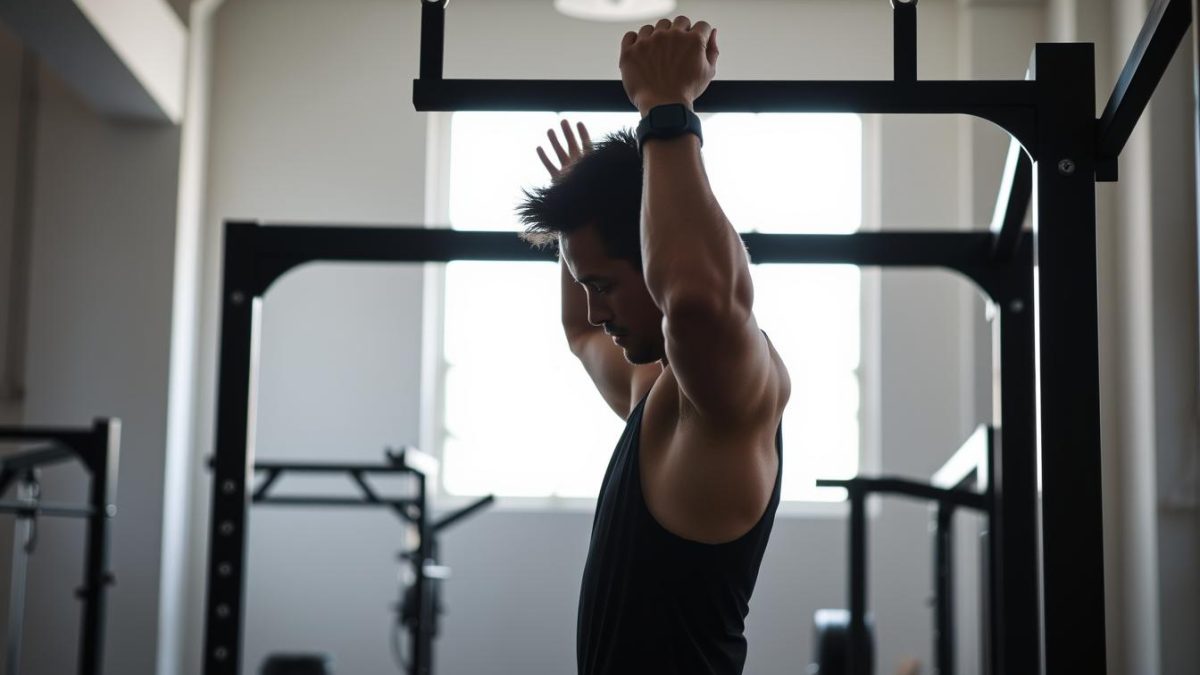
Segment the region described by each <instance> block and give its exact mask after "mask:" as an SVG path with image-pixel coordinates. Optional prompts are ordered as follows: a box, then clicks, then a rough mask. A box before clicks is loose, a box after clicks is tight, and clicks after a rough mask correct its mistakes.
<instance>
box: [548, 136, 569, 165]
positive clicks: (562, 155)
mask: <svg viewBox="0 0 1200 675" xmlns="http://www.w3.org/2000/svg"><path fill="white" fill-rule="evenodd" d="M546 136H548V137H549V138H550V145H551V146H552V147H553V148H554V154H556V155H558V163H559V165H561V166H565V165H566V163H567V160H568V159H569V156H568V155H567V153H566V151H565V150H563V146H562V144H561V143H559V142H558V136H556V135H555V134H554V130H553V129H550V130H548V131H547V132H546Z"/></svg>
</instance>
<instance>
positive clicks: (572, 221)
mask: <svg viewBox="0 0 1200 675" xmlns="http://www.w3.org/2000/svg"><path fill="white" fill-rule="evenodd" d="M716 62H717V43H716V34H715V31H714V29H713V28H712V27H711V26H710V25H709V24H707V23H705V22H697V23H696V24H695V25H692V23H691V21H690V20H689V19H688V18H687V17H683V16H681V17H678V18H676V19H675V20H674V21H670V20H667V19H663V20H662V21H659V22H658V24H657V25H654V26H650V25H647V26H643V27H642V29H641V30H640V31H639V32H637V33H632V32H631V33H627V34H626V35H625V36H624V38H623V40H622V42H621V58H620V69H621V79H622V82H623V83H624V86H625V91H626V93H627V94H628V95H629V99H630V101H631V102H632V103H633V104H634V105H635V106H637V108H638V110H639V112H640V113H641V115H642V117H643V120H644V121H643V123H642V125H640V126H639V135H638V137H637V138H635V137H634V135H633V134H631V133H629V132H621V133H617V134H614V135H612V136H610V137H609V138H607V139H605V140H604V141H603V142H601V143H598V144H597V145H596V146H595V147H594V148H593V147H592V145H591V142H590V139H589V138H588V136H587V130H586V129H585V128H584V127H583V126H582V125H580V126H579V132H580V138H579V140H578V141H577V140H576V138H575V135H574V133H573V132H572V130H571V127H570V125H569V124H567V123H566V122H565V121H564V122H563V136H564V140H565V142H566V148H565V149H564V147H563V145H562V144H561V143H559V141H558V139H557V137H556V135H555V133H554V131H553V130H551V131H550V134H549V135H550V141H551V144H552V146H553V147H554V150H555V153H556V155H557V156H558V159H559V164H560V166H559V167H556V166H555V165H554V163H553V162H551V161H550V159H549V158H548V157H547V155H546V153H545V152H544V151H543V150H542V149H541V148H539V149H538V153H539V156H540V157H541V158H542V161H543V163H544V164H545V165H546V168H547V169H548V170H549V171H550V173H551V176H552V177H553V179H554V180H553V181H552V184H551V185H550V186H549V187H547V188H543V189H540V190H536V191H534V192H532V193H530V194H528V195H527V197H528V199H527V200H526V201H525V202H524V203H523V204H522V205H521V208H520V214H521V217H522V220H523V222H524V223H525V224H526V225H527V229H526V231H525V233H524V235H523V236H524V237H525V238H526V239H527V240H529V241H531V242H533V243H535V244H537V245H547V244H557V246H558V250H559V252H560V261H561V262H560V267H561V270H562V292H563V299H562V320H563V328H564V330H565V332H566V335H567V342H568V344H569V346H570V348H571V351H572V352H573V353H574V354H575V355H576V356H577V357H578V358H579V359H580V361H581V362H582V363H583V366H584V368H585V369H586V371H587V372H588V375H589V376H590V377H591V378H592V380H593V381H594V382H595V384H596V386H597V388H598V389H599V390H600V393H601V395H602V396H603V398H604V400H605V401H606V402H607V403H608V405H609V406H610V407H611V408H612V409H613V410H614V411H615V412H616V413H617V414H618V415H620V416H621V417H622V418H624V419H626V428H625V432H624V434H622V436H621V439H620V440H619V442H618V444H617V448H616V450H615V451H614V453H613V457H612V460H611V462H610V464H609V467H608V471H607V473H606V475H605V477H604V482H603V485H602V487H601V490H600V496H599V500H598V502H597V505H596V516H595V520H594V521H593V529H592V540H591V546H590V550H589V552H588V559H587V564H586V566H585V569H584V574H583V584H582V590H581V593H580V604H579V619H578V645H577V656H578V668H579V672H580V673H581V674H586V675H593V674H600V673H613V674H618V673H619V674H623V675H627V674H630V673H655V674H656V675H666V674H669V673H681V674H685V673H686V674H687V675H698V674H702V673H720V674H722V675H727V674H729V673H740V672H741V671H742V667H743V665H744V663H745V658H746V641H745V638H744V636H743V633H744V620H745V617H746V615H747V612H748V611H749V600H750V595H751V592H752V591H753V589H754V583H755V580H756V578H757V575H758V568H759V565H760V563H761V561H762V556H763V552H764V551H765V549H766V544H767V539H768V537H769V535H770V531H771V525H772V523H773V521H774V515H775V510H776V508H777V507H778V505H779V486H780V479H779V476H780V465H781V452H782V447H781V446H782V431H781V425H780V420H781V418H782V415H783V409H784V406H785V405H786V403H787V400H788V396H789V395H790V391H791V385H790V381H789V379H788V374H787V369H786V368H785V367H784V365H783V362H782V361H781V360H780V358H779V355H778V353H776V351H775V350H774V348H773V347H772V346H771V344H770V341H769V340H768V339H767V337H766V335H765V334H764V333H763V332H762V331H761V330H760V329H759V328H758V324H757V322H756V321H755V318H754V314H753V312H752V306H753V300H754V290H753V284H752V282H751V278H750V269H749V261H748V259H747V255H746V251H745V247H744V245H743V244H742V241H741V239H740V238H739V237H738V235H737V233H736V231H735V230H734V229H733V228H732V226H731V225H730V223H729V221H728V220H727V219H726V218H725V215H724V213H723V212H722V210H721V207H720V205H719V204H718V203H717V200H716V198H715V197H714V196H713V194H712V191H711V189H710V187H709V184H708V178H707V175H706V174H705V171H704V165H703V164H702V162H701V155H700V147H701V139H700V136H699V126H698V125H699V122H698V120H697V119H696V118H695V116H694V115H692V114H691V112H690V111H691V108H692V104H693V101H695V99H696V98H697V97H698V96H700V94H702V93H703V92H704V90H705V89H706V88H707V87H708V84H709V82H711V80H712V78H713V75H714V73H715V69H716ZM651 111H654V114H653V115H652V114H651ZM648 115H649V116H650V117H649V118H647V116H648ZM639 149H640V153H639Z"/></svg>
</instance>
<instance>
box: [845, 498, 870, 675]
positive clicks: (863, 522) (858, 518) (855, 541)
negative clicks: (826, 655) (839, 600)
mask: <svg viewBox="0 0 1200 675" xmlns="http://www.w3.org/2000/svg"><path fill="white" fill-rule="evenodd" d="M846 490H847V491H848V492H849V496H850V653H849V654H847V657H848V658H847V665H848V672H849V673H851V675H870V665H871V664H870V662H869V659H868V658H867V654H869V653H870V650H871V647H870V645H869V644H868V640H869V637H868V635H867V508H866V507H867V505H866V497H867V495H866V492H865V491H864V490H863V489H862V487H861V486H859V485H858V484H857V483H851V484H850V485H848V486H847V487H846Z"/></svg>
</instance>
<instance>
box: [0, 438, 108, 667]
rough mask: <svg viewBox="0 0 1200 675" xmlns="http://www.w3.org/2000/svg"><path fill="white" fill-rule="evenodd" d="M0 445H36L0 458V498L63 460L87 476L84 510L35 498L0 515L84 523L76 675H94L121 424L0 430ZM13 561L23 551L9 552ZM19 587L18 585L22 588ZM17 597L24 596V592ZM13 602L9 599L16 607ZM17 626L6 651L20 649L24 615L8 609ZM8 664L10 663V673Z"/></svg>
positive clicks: (1, 505) (0, 507)
mask: <svg viewBox="0 0 1200 675" xmlns="http://www.w3.org/2000/svg"><path fill="white" fill-rule="evenodd" d="M0 443H37V444H40V445H38V446H37V447H35V448H33V449H28V450H23V451H19V452H15V453H10V454H7V455H3V456H0V494H3V493H4V492H5V491H7V490H8V488H9V487H10V486H12V485H13V484H14V483H16V482H17V481H19V480H25V479H26V478H27V477H29V476H30V474H31V472H33V471H35V470H37V469H40V468H43V467H47V466H51V465H54V464H61V463H64V462H68V461H72V460H75V461H78V462H79V463H80V464H81V465H82V466H83V468H84V469H85V470H87V472H88V477H89V481H88V483H89V485H88V502H87V505H86V506H68V505H59V504H47V503H43V502H41V501H40V500H37V499H17V500H15V501H4V502H0V513H13V514H16V516H17V517H18V518H22V519H33V518H37V517H38V516H52V517H68V518H86V519H87V543H86V547H87V548H86V557H85V559H84V567H83V585H82V586H81V587H80V588H79V589H78V590H77V591H76V596H77V597H78V598H79V600H80V602H81V603H82V611H81V612H80V629H79V655H78V669H77V672H78V673H79V675H99V674H100V673H101V672H102V669H103V660H104V626H105V606H106V603H105V601H106V595H107V589H108V586H109V584H111V583H112V580H113V577H112V573H111V572H110V571H109V569H108V548H109V520H110V519H111V518H112V517H113V516H115V515H116V512H117V506H116V495H117V466H118V463H119V458H120V447H121V422H120V420H117V419H113V418H107V419H105V418H101V419H96V420H95V421H94V422H93V423H92V427H91V428H90V429H68V428H49V427H0ZM13 554H14V556H17V555H22V554H23V551H14V552H13ZM22 586H23V584H22ZM21 595H22V596H23V590H22V593H21ZM15 601H16V599H13V600H10V602H15ZM10 609H11V610H12V612H14V613H12V614H10V617H14V618H16V620H17V624H18V625H17V626H13V625H10V626H9V636H10V643H9V650H10V651H11V650H18V651H19V650H20V636H21V625H20V624H21V622H22V619H23V616H22V615H21V614H19V613H15V612H16V609H15V608H10ZM12 667H13V662H12V661H10V662H9V668H10V670H9V673H10V675H15V671H14V670H11V668H12Z"/></svg>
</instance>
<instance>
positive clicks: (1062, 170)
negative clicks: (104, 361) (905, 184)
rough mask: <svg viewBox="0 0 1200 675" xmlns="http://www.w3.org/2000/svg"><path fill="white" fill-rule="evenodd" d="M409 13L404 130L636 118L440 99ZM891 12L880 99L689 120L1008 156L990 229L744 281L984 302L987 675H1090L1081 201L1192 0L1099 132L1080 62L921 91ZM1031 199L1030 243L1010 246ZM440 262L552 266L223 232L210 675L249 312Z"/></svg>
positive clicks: (1137, 51) (858, 237)
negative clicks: (463, 116) (922, 280)
mask: <svg viewBox="0 0 1200 675" xmlns="http://www.w3.org/2000/svg"><path fill="white" fill-rule="evenodd" d="M421 4H422V19H421V55H420V77H419V79H417V80H415V81H414V82H413V102H414V105H415V107H416V109H417V110H420V111H454V110H563V109H573V110H588V111H631V110H633V107H632V105H631V104H630V103H629V101H628V99H627V98H626V96H625V92H624V89H623V87H622V85H621V83H620V81H617V80H495V79H491V80H481V79H446V78H444V77H443V73H442V63H443V55H444V54H443V50H444V34H445V21H446V5H447V0H421ZM892 8H893V17H894V52H895V59H894V62H895V72H894V79H893V80H885V81H779V80H772V81H715V82H713V83H712V84H711V85H710V86H709V88H708V90H707V91H706V92H705V94H704V95H703V96H702V97H700V98H699V99H698V100H697V101H696V102H695V107H696V110H697V111H700V112H856V113H884V114H967V115H973V116H976V117H980V118H983V119H986V120H989V121H991V122H993V123H995V124H996V125H998V126H1000V127H1001V128H1002V129H1004V130H1005V131H1007V132H1008V133H1009V134H1010V135H1011V136H1012V139H1013V140H1012V143H1011V145H1010V149H1009V153H1008V159H1007V161H1006V166H1005V171H1004V177H1003V180H1002V183H1001V187H1000V190H999V194H998V196H997V204H996V211H995V217H994V218H993V221H992V223H991V227H990V229H989V231H947V232H860V233H856V234H850V235H768V234H746V235H743V236H742V238H743V240H744V241H745V243H746V244H747V245H748V246H749V248H750V250H751V252H752V256H753V258H754V262H755V263H764V262H790V263H845V264H853V265H859V266H880V267H942V268H947V269H950V270H952V271H955V272H958V273H959V274H962V275H963V276H964V277H966V278H968V279H970V280H971V281H972V282H974V283H975V284H976V285H977V286H978V287H979V289H980V290H981V291H982V292H983V293H985V294H986V295H987V296H988V297H989V298H990V299H991V300H992V301H993V302H995V303H996V306H997V307H998V308H999V309H1000V311H999V313H998V318H997V321H998V324H999V325H998V331H999V340H998V341H997V342H996V348H997V350H998V352H999V359H1000V363H1001V368H1000V383H999V384H1000V390H1001V391H1000V412H999V419H998V420H995V422H996V424H997V426H998V428H997V431H996V436H997V437H996V447H995V453H994V457H993V460H992V461H993V462H994V465H993V466H991V467H989V474H990V476H991V479H992V492H991V495H990V497H989V499H990V500H991V504H990V512H991V513H992V518H993V525H992V533H991V536H990V537H989V551H988V566H989V570H990V588H989V592H990V600H991V602H990V604H989V607H988V609H989V613H990V621H989V642H990V647H989V648H990V656H991V668H992V672H993V673H997V674H1000V673H1004V674H1007V673H1047V674H1049V675H1066V674H1069V673H1079V672H1083V673H1103V672H1105V669H1106V665H1105V632H1104V574H1103V571H1104V570H1103V545H1102V537H1103V531H1102V521H1101V506H1102V502H1101V475H1100V473H1101V465H1100V412H1099V411H1100V402H1099V368H1098V360H1099V354H1098V335H1099V332H1098V325H1097V305H1096V301H1095V299H1096V295H1097V286H1096V274H1097V267H1096V255H1095V251H1096V231H1095V216H1096V211H1095V192H1096V186H1095V184H1096V181H1111V180H1115V179H1116V177H1117V157H1118V155H1119V154H1120V151H1121V150H1122V149H1123V148H1124V146H1125V143H1126V141H1128V139H1129V136H1130V134H1131V133H1132V131H1133V127H1134V125H1135V124H1136V122H1137V120H1138V118H1139V117H1140V116H1141V113H1142V111H1143V110H1144V109H1145V107H1146V105H1147V103H1148V102H1149V99H1150V96H1151V94H1152V93H1153V91H1154V88H1155V87H1156V86H1157V84H1158V81H1159V80H1160V79H1161V77H1162V74H1163V72H1164V71H1165V70H1166V67H1167V65H1168V63H1169V62H1170V60H1171V57H1172V55H1173V54H1174V53H1175V50H1176V49H1177V47H1178V45H1179V43H1180V42H1181V41H1182V39H1183V36H1184V34H1185V33H1186V32H1187V29H1188V27H1189V26H1190V24H1191V19H1192V6H1191V1H1190V0H1156V2H1155V4H1154V5H1153V7H1152V8H1151V10H1150V14H1149V17H1148V19H1147V21H1146V23H1145V25H1144V26H1143V28H1142V31H1141V34H1140V36H1139V38H1138V40H1137V43H1136V44H1135V46H1134V48H1133V50H1132V53H1131V55H1130V57H1129V60H1128V61H1127V63H1126V65H1125V68H1124V70H1123V71H1122V73H1121V75H1120V77H1119V79H1118V81H1117V84H1116V87H1115V88H1114V91H1113V94H1112V97H1111V98H1110V99H1109V101H1108V104H1107V106H1106V107H1105V110H1104V113H1103V115H1102V116H1101V118H1100V119H1099V120H1097V119H1096V118H1095V66H1094V46H1093V45H1091V44H1038V45H1037V46H1036V47H1035V49H1034V52H1033V57H1032V61H1031V65H1030V70H1029V73H1028V74H1027V76H1026V79H1024V80H1001V81H988V80H971V81H926V80H919V79H917V72H916V43H917V42H916V2H915V0H913V1H912V2H905V1H903V0H893V3H892ZM1034 186H1036V190H1034ZM1034 195H1036V197H1034ZM1031 201H1032V202H1033V218H1032V222H1033V229H1032V231H1025V230H1022V224H1023V222H1024V220H1025V215H1026V212H1027V210H1028V209H1029V205H1030V202H1031ZM454 260H507V261H521V260H546V261H552V260H553V255H552V254H551V253H548V252H542V251H536V250H532V249H530V248H529V247H528V245H526V244H524V243H523V242H521V241H519V240H518V239H517V238H516V237H515V236H514V235H513V234H512V233H494V232H464V231H454V230H447V229H424V227H423V226H421V225H418V226H412V227H394V228H376V227H310V226H287V225H273V226H265V225H261V224H258V223H251V222H230V223H227V224H226V231H225V249H224V263H225V267H224V279H223V287H222V303H221V312H222V320H221V343H220V357H219V364H218V368H219V373H218V390H217V420H216V455H215V460H214V471H215V475H214V481H213V496H212V502H211V519H210V535H209V560H208V575H207V584H208V586H207V604H206V615H205V627H206V630H205V638H204V639H205V642H204V657H203V658H204V672H205V673H206V674H209V675H233V674H236V673H239V672H240V670H241V650H242V618H243V608H242V602H243V599H244V590H245V589H244V579H245V576H244V566H245V547H246V541H247V534H248V533H247V527H246V526H247V522H246V513H247V507H248V505H249V501H250V498H251V496H252V485H251V482H250V479H251V477H252V472H251V467H252V466H253V464H254V435H253V410H254V407H255V401H254V399H253V394H254V392H255V391H256V387H255V384H254V383H255V380H256V378H257V363H258V358H257V357H258V338H259V322H260V317H261V312H262V300H263V295H264V293H265V292H266V290H267V289H268V288H269V287H270V286H271V285H272V284H273V283H274V282H275V280H277V279H278V278H279V277H280V276H282V275H283V274H285V273H286V272H287V271H289V270H291V269H293V268H294V267H296V266H298V265H301V264H304V263H308V262H316V261H358V262H393V263H424V262H449V261H454ZM1035 273H1036V276H1037V285H1036V286H1035V284H1034V277H1035ZM1035 336H1036V337H1035ZM1039 471H1040V474H1041V484H1040V488H1039V485H1038V482H1037V478H1038V474H1039ZM1039 507H1040V519H1039V517H1038V515H1039ZM1039 548H1040V553H1041V558H1040V565H1039ZM1039 604H1040V608H1039ZM418 672H424V673H427V672H428V670H424V671H418ZM856 675H858V674H856Z"/></svg>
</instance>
